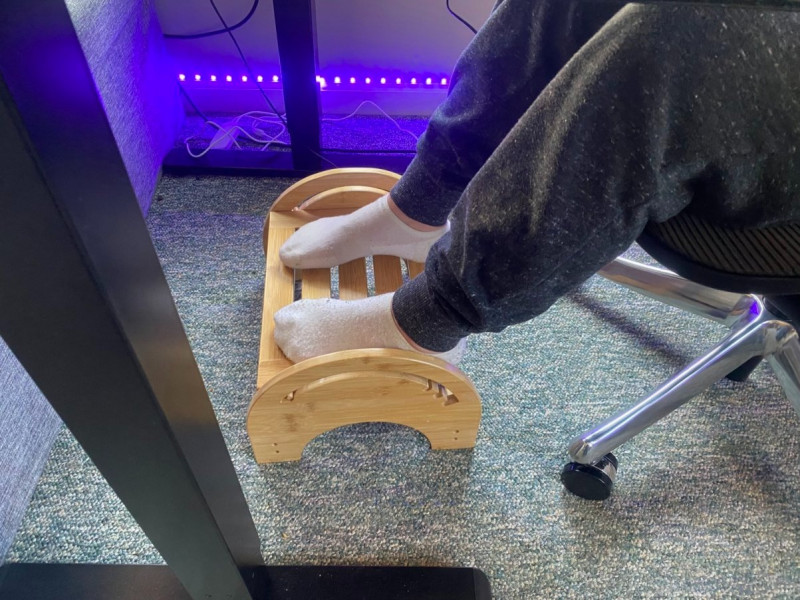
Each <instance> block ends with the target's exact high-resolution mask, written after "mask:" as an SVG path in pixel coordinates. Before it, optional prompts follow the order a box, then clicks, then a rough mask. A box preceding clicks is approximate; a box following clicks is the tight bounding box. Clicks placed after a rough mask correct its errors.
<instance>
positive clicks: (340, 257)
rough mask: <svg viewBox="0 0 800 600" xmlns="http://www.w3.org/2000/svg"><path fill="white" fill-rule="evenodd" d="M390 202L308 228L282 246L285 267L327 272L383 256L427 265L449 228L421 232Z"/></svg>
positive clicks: (320, 220) (386, 197) (330, 219)
mask: <svg viewBox="0 0 800 600" xmlns="http://www.w3.org/2000/svg"><path fill="white" fill-rule="evenodd" d="M388 201H389V199H388V196H383V197H381V198H379V199H378V200H376V201H375V202H372V203H370V204H368V205H367V206H364V207H362V208H359V209H358V210H357V211H355V212H352V213H350V214H349V215H342V216H340V217H327V218H324V219H319V220H318V221H312V222H311V223H308V224H306V225H304V226H303V227H301V228H300V229H299V230H298V231H297V232H295V234H294V235H293V236H292V237H290V238H289V240H288V241H287V242H286V243H285V244H284V245H283V246H282V247H281V249H280V257H281V260H282V261H283V264H285V265H286V266H287V267H292V268H296V269H326V268H329V267H334V266H336V265H341V264H344V263H346V262H350V261H351V260H355V259H356V258H362V257H364V256H372V255H379V254H386V255H389V256H399V257H401V258H407V259H409V260H413V261H416V262H425V258H426V257H427V256H428V250H430V248H431V246H433V245H434V244H435V243H436V241H437V240H438V239H439V238H440V237H442V236H443V235H444V234H445V233H446V232H447V230H448V229H449V225H444V226H442V227H441V228H440V229H437V230H435V231H417V230H416V229H414V228H412V227H409V226H408V225H406V224H405V223H403V221H401V220H400V219H399V218H398V217H397V215H395V214H394V213H393V212H392V209H391V208H389V202H388Z"/></svg>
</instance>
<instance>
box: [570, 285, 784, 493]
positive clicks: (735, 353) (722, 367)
mask: <svg viewBox="0 0 800 600" xmlns="http://www.w3.org/2000/svg"><path fill="white" fill-rule="evenodd" d="M754 298H755V297H754ZM755 300H756V304H755V306H754V308H755V310H751V311H748V312H747V313H745V314H743V315H741V316H740V317H739V319H738V320H737V321H736V323H735V324H734V326H733V328H732V330H731V332H730V333H729V334H728V335H727V336H726V337H725V338H724V339H723V340H722V341H721V342H720V343H719V344H717V345H716V346H714V347H713V348H712V349H711V350H709V351H708V352H707V353H706V354H705V355H704V356H702V357H701V358H698V359H697V360H695V361H693V362H692V363H690V364H689V365H688V366H687V367H686V368H684V369H683V370H681V371H680V372H679V373H677V374H676V375H675V376H674V377H672V378H671V379H670V380H669V381H667V382H666V383H664V384H663V385H662V386H661V387H659V388H658V389H657V390H655V391H654V392H653V393H652V394H650V395H649V396H647V397H645V398H644V399H642V400H641V401H640V402H638V403H637V404H636V405H634V406H633V407H631V408H629V409H627V410H624V411H622V412H620V413H618V414H617V415H615V416H613V417H611V418H610V419H608V420H606V421H605V422H603V423H601V424H600V425H598V426H597V427H595V428H594V429H591V430H589V431H586V432H585V433H583V434H582V435H580V436H578V437H577V438H575V439H574V440H573V441H572V443H571V444H570V446H569V454H570V457H571V458H572V460H573V461H574V462H572V463H569V464H568V465H567V466H566V467H565V468H564V470H563V471H562V475H561V478H562V482H563V483H564V485H565V486H566V487H567V489H569V490H570V491H571V492H573V493H575V494H577V495H579V496H582V497H584V498H589V499H604V498H607V497H608V495H609V494H610V493H611V486H612V484H613V478H614V476H615V474H616V469H617V460H616V458H615V457H614V455H613V454H610V453H611V451H612V450H614V449H615V448H617V447H618V446H620V445H621V444H623V443H624V442H626V441H628V440H630V439H631V438H633V437H634V436H635V435H637V434H638V433H640V432H641V431H643V430H644V429H646V428H647V427H649V426H650V425H652V424H654V423H655V422H657V421H659V420H660V419H662V418H664V417H665V416H666V415H668V414H669V413H671V412H672V411H673V410H675V409H676V408H679V407H680V406H682V405H683V404H685V403H686V402H687V401H689V400H690V399H691V398H693V397H694V396H696V395H697V394H699V393H700V392H702V391H703V390H705V389H706V388H708V387H710V386H711V385H712V384H714V383H715V382H716V381H718V380H720V379H722V378H723V377H725V376H726V375H727V374H728V373H730V372H731V371H733V370H734V369H736V368H738V367H739V366H741V365H742V364H744V363H746V362H747V361H749V360H750V359H752V358H755V357H768V358H769V361H770V363H771V364H772V365H773V367H774V368H775V371H776V373H778V377H779V379H780V381H781V383H782V384H783V386H784V389H785V390H786V393H787V395H788V396H789V397H790V399H791V400H792V403H793V404H794V406H795V409H796V410H797V412H798V415H800V341H798V334H797V332H796V331H795V329H794V327H793V326H792V325H791V324H790V323H788V322H786V321H783V320H781V319H778V318H777V317H775V316H774V315H773V314H771V313H770V312H769V311H767V310H766V309H765V308H764V306H763V304H762V303H761V302H760V300H758V298H755Z"/></svg>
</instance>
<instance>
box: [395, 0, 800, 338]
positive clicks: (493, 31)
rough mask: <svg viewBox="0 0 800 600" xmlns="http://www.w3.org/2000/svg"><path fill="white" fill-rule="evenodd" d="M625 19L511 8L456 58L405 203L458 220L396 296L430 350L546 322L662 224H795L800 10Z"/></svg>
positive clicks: (405, 187)
mask: <svg viewBox="0 0 800 600" xmlns="http://www.w3.org/2000/svg"><path fill="white" fill-rule="evenodd" d="M618 9H619V7H618V6H613V5H609V4H604V3H594V2H590V1H587V0H578V1H574V0H505V1H503V2H500V3H498V6H497V7H496V9H495V11H494V12H493V13H492V16H491V17H490V19H489V20H488V21H487V23H486V24H485V25H484V27H483V28H482V29H481V30H480V32H479V33H478V35H477V36H476V37H475V38H474V40H473V41H472V43H471V44H470V45H469V47H468V48H467V49H466V51H465V52H464V54H463V56H462V57H461V58H460V59H459V61H458V64H457V66H456V70H455V73H454V75H453V78H452V82H451V89H450V93H449V94H448V97H447V99H446V100H445V102H443V103H442V105H441V106H440V107H439V108H438V109H437V110H436V112H435V113H434V115H433V116H432V117H431V120H430V123H429V125H428V128H427V130H426V132H425V134H424V135H423V136H422V137H421V138H420V141H419V144H418V147H417V156H416V158H415V159H414V161H413V162H412V164H411V165H410V167H409V169H408V170H407V172H406V173H405V174H404V176H403V177H402V179H401V180H400V182H399V183H398V184H397V186H396V187H395V188H394V190H392V197H393V198H394V200H395V201H396V202H397V204H398V206H399V207H400V209H401V210H403V212H405V213H406V214H407V215H409V216H410V217H412V218H414V219H416V220H418V221H421V222H424V223H429V224H443V223H444V222H445V220H446V219H447V218H448V215H449V217H450V220H451V231H450V233H449V234H447V235H445V236H444V237H443V238H442V239H441V240H440V241H439V242H438V243H437V244H436V245H435V246H434V247H433V248H432V250H431V252H430V253H429V255H428V259H427V262H426V265H425V271H424V273H423V274H421V275H420V276H419V277H417V278H416V279H414V280H413V281H411V282H409V283H407V284H405V285H404V286H402V287H401V288H400V289H399V290H398V292H397V293H396V294H395V298H394V303H393V309H394V312H395V316H396V318H397V321H398V323H399V324H400V326H401V327H402V328H403V330H404V331H405V332H406V333H408V335H409V336H410V337H411V338H412V339H413V340H414V341H416V342H417V343H418V344H420V345H421V346H423V347H425V348H428V349H430V350H434V351H445V350H448V349H450V348H452V347H453V346H455V344H456V343H457V341H458V340H459V339H460V338H462V337H465V336H467V335H468V334H471V333H478V332H483V331H500V330H502V329H503V328H505V327H507V326H508V325H511V324H514V323H519V322H522V321H526V320H528V319H531V318H533V317H535V316H536V315H538V314H541V313H542V312H544V311H545V310H547V309H548V308H549V307H550V306H551V305H552V304H553V302H555V301H556V300H557V299H558V298H559V297H561V296H562V295H564V294H565V293H567V292H569V291H570V290H571V289H573V288H575V287H576V286H578V285H579V284H580V283H582V282H583V281H585V280H586V279H587V278H589V277H590V276H591V275H592V274H594V273H595V272H597V270H598V269H600V268H601V267H602V266H603V265H605V264H606V263H608V262H609V261H611V260H613V259H614V258H615V257H616V256H618V255H619V254H620V253H622V252H623V251H624V250H625V249H626V248H627V247H628V246H630V245H631V244H632V243H633V242H634V241H635V240H636V238H637V237H638V236H639V234H640V233H641V232H642V230H643V229H644V227H645V224H646V223H647V222H648V221H651V220H652V221H664V220H666V219H669V218H670V217H672V216H674V215H676V214H678V213H679V212H681V211H683V210H687V211H691V212H693V213H694V214H696V215H698V216H700V217H701V218H706V219H710V220H712V221H714V222H716V223H719V224H723V225H730V226H754V227H755V226H763V225H769V224H779V223H785V222H790V221H800V15H798V14H797V13H790V12H774V13H773V12H765V11H759V10H755V9H734V8H722V7H716V6H708V7H693V6H688V5H681V6H672V5H658V6H656V5H636V4H629V5H627V6H625V7H624V8H622V9H619V10H618ZM617 10H618V12H617Z"/></svg>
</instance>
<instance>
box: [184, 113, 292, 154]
mask: <svg viewBox="0 0 800 600" xmlns="http://www.w3.org/2000/svg"><path fill="white" fill-rule="evenodd" d="M251 112H259V111H251ZM270 114H271V113H270ZM243 116H249V113H245V114H244V115H239V116H238V117H237V118H236V119H234V120H233V121H232V122H233V123H236V122H238V120H239V119H240V118H241V117H243ZM266 122H267V123H273V122H272V121H266ZM206 123H207V124H209V125H212V126H213V127H216V128H217V129H219V130H220V131H222V132H224V134H223V135H222V136H221V137H219V138H217V139H216V140H215V141H213V142H212V143H210V144H209V145H208V147H206V148H205V149H204V150H203V151H202V152H200V153H199V154H195V153H193V152H192V150H191V148H190V147H189V142H190V141H191V140H193V139H195V137H197V136H192V137H190V138H187V139H186V142H185V144H186V151H187V152H188V153H189V156H191V157H192V158H201V157H202V156H205V155H206V154H207V153H208V151H209V150H213V149H214V148H215V147H217V146H219V145H221V144H222V143H223V142H224V141H225V139H226V138H228V137H231V136H232V134H233V132H234V131H239V132H241V133H242V134H244V135H245V136H246V137H247V138H249V139H250V140H252V141H254V142H256V143H257V144H265V146H264V147H263V148H262V150H263V149H264V148H267V147H268V146H269V145H270V144H272V143H274V142H275V141H276V140H277V139H278V138H279V137H280V136H281V135H283V133H284V132H285V131H286V128H285V127H284V126H283V125H281V130H280V132H278V134H277V135H276V136H274V137H272V138H270V139H268V140H265V139H259V138H256V137H253V136H252V135H250V133H249V132H248V131H247V130H246V129H244V128H243V127H242V126H240V125H233V126H231V127H228V128H225V127H223V126H222V125H220V124H219V123H216V122H215V121H206ZM274 123H275V124H276V125H277V124H278V123H277V122H274ZM233 143H234V144H235V145H236V147H237V148H239V149H241V146H240V145H239V142H237V141H236V139H235V138H233Z"/></svg>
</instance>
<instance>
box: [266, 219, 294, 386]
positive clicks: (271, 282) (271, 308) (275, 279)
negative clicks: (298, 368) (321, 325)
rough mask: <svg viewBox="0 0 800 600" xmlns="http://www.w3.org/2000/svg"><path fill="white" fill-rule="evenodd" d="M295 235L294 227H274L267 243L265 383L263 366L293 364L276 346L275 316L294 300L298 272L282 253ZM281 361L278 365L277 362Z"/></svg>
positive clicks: (271, 368) (272, 368)
mask: <svg viewBox="0 0 800 600" xmlns="http://www.w3.org/2000/svg"><path fill="white" fill-rule="evenodd" d="M293 233H294V228H283V227H274V226H273V227H271V228H270V232H269V239H268V242H267V256H266V273H265V276H264V309H263V311H262V314H261V343H260V349H259V359H258V362H259V380H258V385H262V384H263V380H262V379H261V374H262V371H263V369H262V368H261V365H262V364H264V365H271V367H270V370H274V369H275V368H277V367H276V365H280V364H285V365H290V364H292V363H291V362H290V361H289V360H288V359H287V358H286V357H285V356H284V354H283V352H281V350H280V348H278V346H277V344H275V339H274V337H273V334H274V331H275V321H274V320H273V315H274V314H275V313H276V312H278V311H279V310H280V309H281V308H283V307H284V306H287V305H289V304H291V303H292V302H293V301H294V271H293V270H292V269H290V268H288V267H286V266H284V265H283V263H282V262H281V259H280V256H278V250H280V247H281V246H282V245H283V243H284V242H285V241H286V240H288V239H289V237H291V235H292V234H293ZM276 361H277V363H276Z"/></svg>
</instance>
